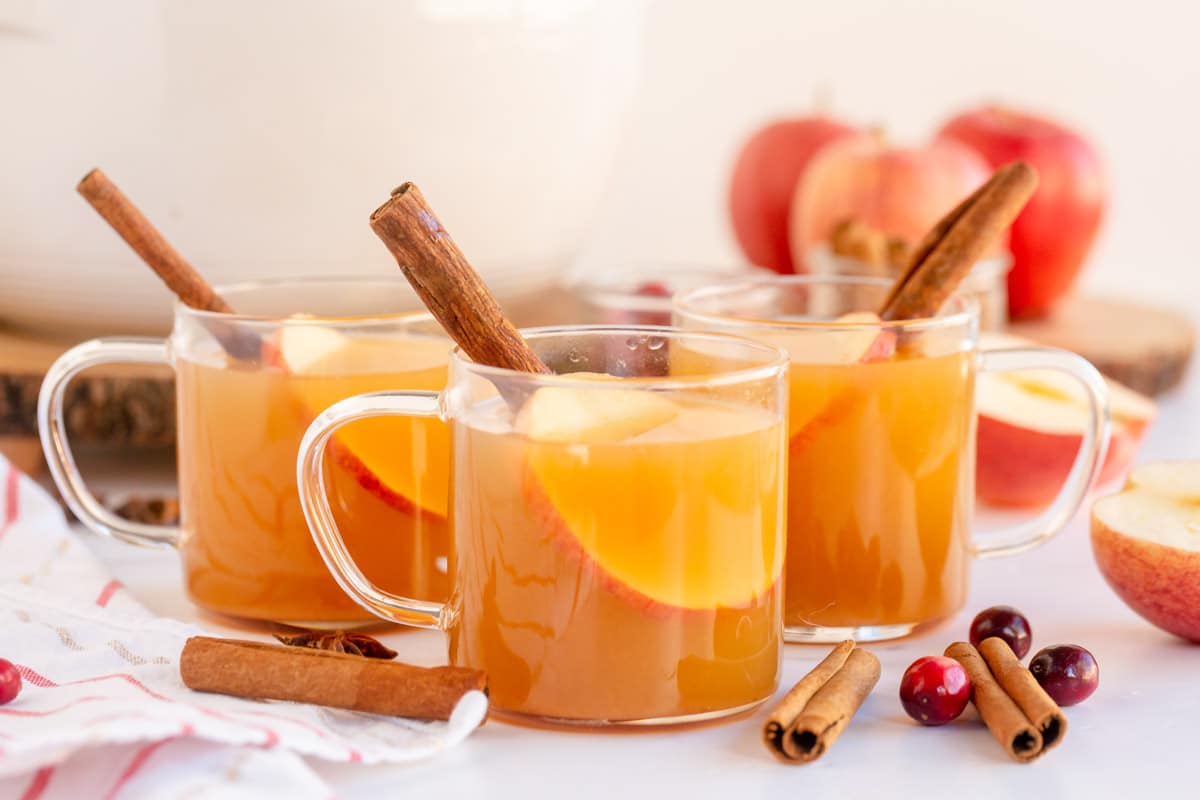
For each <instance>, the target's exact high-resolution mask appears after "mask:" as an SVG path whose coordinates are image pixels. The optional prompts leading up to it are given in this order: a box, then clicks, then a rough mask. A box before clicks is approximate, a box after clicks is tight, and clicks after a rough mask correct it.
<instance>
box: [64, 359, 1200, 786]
mask: <svg viewBox="0 0 1200 800" xmlns="http://www.w3.org/2000/svg"><path fill="white" fill-rule="evenodd" d="M1198 401H1200V377H1197V376H1195V375H1193V377H1192V379H1191V380H1190V381H1189V383H1188V385H1187V386H1186V387H1185V388H1184V389H1183V390H1182V391H1177V392H1175V393H1174V394H1173V395H1171V396H1169V397H1167V398H1164V399H1163V400H1162V402H1161V406H1160V416H1159V419H1158V421H1157V422H1156V424H1155V426H1154V427H1153V428H1152V430H1151V432H1150V435H1149V437H1148V439H1147V441H1146V444H1145V446H1144V448H1143V451H1142V454H1141V460H1153V459H1159V458H1186V457H1189V456H1190V457H1200V402H1198ZM85 540H86V541H87V542H88V543H89V545H90V546H91V547H92V548H93V549H94V550H95V552H96V553H97V554H98V555H99V556H100V557H101V558H102V559H103V560H104V561H105V562H106V563H107V564H108V565H109V567H110V568H111V569H112V570H113V572H114V573H115V574H116V576H117V577H118V578H120V579H121V580H122V581H124V582H125V584H126V585H127V586H128V587H129V588H130V590H132V591H133V593H134V594H135V595H136V596H137V597H138V598H139V599H140V600H141V601H142V602H143V603H145V604H146V605H147V606H148V607H149V608H151V609H152V610H154V611H155V612H158V613H160V614H163V615H168V616H173V617H177V618H180V619H184V620H192V621H197V622H199V623H201V624H204V625H206V626H208V627H210V628H212V629H213V630H215V631H217V632H228V633H230V634H233V633H234V629H232V628H225V627H224V626H223V625H222V623H221V622H220V621H218V620H216V619H214V618H211V617H206V616H202V615H200V614H198V613H197V612H196V611H195V610H194V609H193V608H192V607H191V606H190V605H189V604H188V602H187V600H186V599H185V598H184V596H183V594H182V591H181V589H180V576H179V568H178V562H177V560H176V556H175V555H174V554H172V553H170V552H163V551H151V550H142V549H138V548H133V547H128V546H125V545H121V544H119V543H115V542H111V541H108V540H104V539H101V538H100V537H96V536H92V535H90V534H89V535H86V537H85ZM995 604H1009V605H1014V606H1017V607H1018V608H1020V609H1022V610H1023V611H1024V612H1025V613H1026V615H1027V616H1028V617H1029V618H1030V621H1031V623H1032V627H1033V637H1034V645H1033V647H1034V650H1036V649H1038V648H1040V647H1042V646H1044V645H1048V644H1055V643H1061V642H1071V643H1078V644H1082V645H1084V646H1086V647H1087V648H1088V649H1090V650H1091V651H1092V652H1093V653H1094V654H1095V656H1096V658H1097V660H1098V661H1099V663H1100V688H1099V690H1098V691H1097V692H1096V694H1095V695H1093V696H1092V697H1091V698H1090V699H1089V700H1088V701H1087V702H1085V703H1084V704H1083V705H1081V706H1077V707H1075V708H1071V709H1068V710H1067V713H1068V717H1069V721H1070V727H1069V732H1068V735H1067V737H1066V739H1065V741H1064V742H1063V744H1062V745H1061V746H1060V747H1059V748H1057V749H1055V750H1054V751H1052V752H1051V753H1050V754H1048V755H1047V756H1045V757H1044V758H1042V759H1040V760H1039V761H1037V762H1035V763H1034V764H1031V765H1018V764H1016V763H1015V762H1012V761H1010V760H1009V759H1008V757H1007V756H1006V755H1005V754H1004V752H1003V751H1002V750H1001V748H1000V746H999V745H998V744H997V743H996V742H995V740H993V739H992V737H991V734H990V733H988V731H987V729H986V728H984V727H983V725H982V724H981V723H979V722H978V721H977V718H976V717H975V712H974V710H973V709H968V711H967V713H966V715H965V716H964V718H963V719H960V720H959V721H958V722H956V723H954V724H951V725H947V726H944V727H942V728H921V727H919V726H918V725H916V724H915V723H914V722H912V721H911V720H909V718H908V717H907V716H905V714H904V711H903V710H902V709H901V707H900V703H899V700H898V698H897V690H898V686H899V682H900V676H901V674H902V673H903V671H904V668H905V667H906V666H907V665H908V664H909V663H910V662H911V661H913V660H914V659H915V658H917V657H918V656H922V655H927V654H932V653H938V654H940V653H941V652H942V649H943V648H944V647H945V645H946V644H948V643H949V642H951V641H953V640H955V639H965V638H966V632H967V626H968V624H969V622H970V619H971V617H972V616H973V615H974V614H975V613H976V612H977V611H978V610H980V609H982V608H985V607H987V606H990V605H995ZM236 633H237V634H238V635H245V631H241V630H238V631H236ZM381 638H383V639H384V640H385V641H387V643H388V644H389V645H391V646H392V647H394V648H395V649H397V650H399V651H400V657H401V658H403V659H404V660H406V661H410V662H413V663H420V664H430V665H432V664H437V663H441V662H443V661H444V657H445V653H444V644H443V640H442V637H441V635H440V634H435V633H431V632H425V631H411V632H399V633H388V634H384V635H381ZM871 649H872V650H873V651H874V652H875V653H876V654H877V655H878V656H879V658H880V660H881V661H882V662H883V677H882V679H881V680H880V682H879V685H878V686H877V687H876V689H875V691H874V692H873V693H872V694H871V696H870V697H869V698H868V699H867V701H866V703H865V704H864V706H863V707H862V709H861V710H860V711H859V713H858V714H857V716H856V717H855V718H854V720H853V722H852V723H851V724H850V726H849V728H848V729H847V731H846V732H845V733H844V734H843V736H842V738H841V739H840V740H839V741H838V742H837V744H836V745H835V746H834V747H833V748H832V749H831V750H830V752H829V753H827V754H826V755H825V757H824V758H822V759H821V760H820V761H818V762H816V763H814V764H812V765H809V766H804V767H797V766H786V765H782V764H780V763H778V762H776V761H775V759H774V758H772V757H771V756H770V755H769V754H768V753H767V751H766V749H765V748H764V746H763V745H762V743H761V742H760V739H759V732H760V728H761V723H762V719H763V717H764V715H765V714H766V709H765V707H764V708H763V709H760V710H759V711H758V712H756V713H755V714H754V715H753V716H752V717H750V718H748V719H741V720H737V721H733V722H729V723H725V724H719V725H715V726H711V727H708V728H704V729H699V730H687V731H675V732H639V733H577V732H559V731H542V730H533V729H527V728H521V727H515V726H511V725H506V724H503V723H499V722H495V721H492V722H489V723H488V724H487V725H485V726H484V727H483V728H482V729H480V730H479V731H477V732H476V733H475V734H474V735H473V736H472V737H471V738H470V739H468V740H467V742H465V743H464V744H463V745H461V746H459V747H457V748H454V749H453V750H451V751H450V752H448V753H446V754H444V755H442V756H440V757H438V758H436V759H433V760H430V761H427V762H424V763H420V764H416V765H409V766H373V767H366V766H362V765H329V764H324V763H321V762H314V767H315V768H316V769H317V770H318V771H319V772H320V773H321V774H322V775H324V776H325V777H326V779H327V780H329V781H330V782H331V783H332V784H333V786H334V787H335V789H336V791H337V794H338V796H339V797H372V798H383V797H399V796H405V797H412V798H454V797H465V796H468V795H473V796H477V797H488V798H497V799H498V800H503V799H504V798H513V799H514V800H516V799H517V798H520V799H521V800H524V799H525V798H534V797H572V798H590V797H603V798H611V797H612V794H613V792H614V791H617V792H620V794H621V796H622V798H633V797H652V798H668V797H677V796H683V795H687V796H690V797H727V798H737V799H738V800H745V799H748V798H773V799H774V800H778V799H779V798H786V797H801V796H803V797H838V798H857V797H864V798H874V797H906V798H907V797H912V798H922V799H924V798H937V797H951V796H954V797H973V798H990V797H1026V798H1040V797H1068V798H1075V797H1078V798H1086V799H1087V800H1099V799H1100V798H1123V799H1124V798H1131V797H1133V798H1135V800H1140V798H1151V797H1155V796H1156V795H1160V794H1161V795H1163V796H1167V797H1200V779H1198V778H1197V771H1196V768H1197V763H1198V762H1200V645H1191V644H1188V643H1186V642H1183V641H1182V640H1179V639H1175V638H1173V637H1171V636H1169V635H1167V634H1165V633H1162V632H1161V631H1159V630H1157V629H1156V628H1154V627H1152V626H1150V625H1149V624H1148V623H1145V622H1143V621H1142V620H1141V619H1140V618H1139V617H1137V616H1136V615H1135V614H1134V613H1133V612H1132V611H1129V610H1128V609H1127V608H1126V607H1125V606H1124V605H1123V604H1122V603H1121V601H1120V600H1119V599H1118V598H1117V597H1116V595H1114V594H1113V593H1112V592H1111V591H1110V590H1109V588H1108V586H1107V585H1106V584H1105V583H1104V581H1103V579H1102V578H1101V577H1100V574H1099V572H1098V571H1097V570H1096V568H1095V566H1094V563H1093V561H1092V555H1091V552H1090V548H1089V544H1088V532H1087V521H1086V515H1082V514H1081V515H1080V516H1079V517H1078V518H1077V519H1076V520H1075V521H1074V522H1073V523H1072V524H1071V526H1070V527H1069V528H1068V529H1067V530H1066V531H1065V532H1064V533H1063V534H1062V535H1060V536H1059V537H1058V538H1057V539H1055V540H1054V541H1052V542H1050V543H1049V544H1047V545H1046V546H1044V547H1042V548H1041V549H1039V550H1037V551H1034V552H1032V553H1028V554H1025V555H1023V556H1018V557H1015V558H1010V559H1004V560H997V561H986V562H980V563H978V564H976V565H975V567H974V575H973V585H972V588H971V593H970V599H969V601H968V604H967V608H966V609H965V610H964V611H963V612H962V613H961V614H959V615H958V616H957V617H956V618H954V619H953V620H950V621H949V622H948V623H946V624H945V625H942V626H940V627H938V628H937V629H935V630H932V631H930V632H928V633H925V634H923V635H921V636H918V637H915V638H912V639H908V640H903V641H900V642H894V643H884V644H880V645H875V646H872V647H871ZM825 650H826V648H823V647H816V646H800V645H790V646H788V647H787V648H786V652H785V656H784V665H783V675H782V680H781V688H780V692H781V693H782V692H783V691H784V688H785V687H787V686H790V685H791V684H792V683H794V682H795V681H797V680H798V679H799V678H800V677H801V676H802V675H803V674H804V673H805V672H806V671H807V670H808V669H809V668H810V667H811V666H812V665H813V664H814V663H815V662H816V661H817V660H818V659H819V658H820V657H821V656H822V655H823V654H824V652H825Z"/></svg>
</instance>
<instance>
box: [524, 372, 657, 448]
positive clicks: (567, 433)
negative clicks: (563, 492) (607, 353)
mask: <svg viewBox="0 0 1200 800" xmlns="http://www.w3.org/2000/svg"><path fill="white" fill-rule="evenodd" d="M570 377H571V378H583V379H585V380H594V381H603V382H607V381H619V380H620V378H617V377H614V376H612V375H604V374H600V373H593V372H576V373H572V374H571V376H570ZM678 414H679V406H677V405H676V404H675V403H674V402H673V401H672V400H670V398H668V397H665V396H664V395H661V394H658V393H656V392H648V391H644V390H638V389H617V388H611V389H610V388H599V387H597V388H595V389H593V388H591V387H582V386H543V387H541V388H540V389H538V390H537V391H535V392H534V393H533V395H532V396H530V398H529V399H528V400H526V401H525V403H524V404H523V405H522V406H521V410H520V411H519V412H518V413H517V418H516V420H515V422H514V428H515V429H516V430H517V432H518V433H523V434H525V435H526V436H528V437H529V438H531V439H534V440H537V441H539V442H570V443H574V444H600V443H604V442H619V441H621V440H623V439H629V438H632V437H634V436H638V435H639V434H642V433H645V432H646V431H649V430H650V429H652V428H656V427H658V426H659V425H663V424H665V423H667V422H670V421H671V420H672V419H674V418H675V417H676V416H677V415H678Z"/></svg>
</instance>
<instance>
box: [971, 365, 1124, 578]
mask: <svg viewBox="0 0 1200 800" xmlns="http://www.w3.org/2000/svg"><path fill="white" fill-rule="evenodd" d="M1026 369H1052V370H1057V371H1059V372H1065V373H1066V374H1068V375H1070V376H1071V377H1072V378H1074V379H1075V380H1076V381H1078V382H1079V384H1080V385H1081V386H1083V388H1084V391H1085V393H1086V395H1087V400H1088V420H1087V424H1086V426H1085V427H1084V430H1083V439H1082V441H1081V442H1080V443H1079V451H1078V452H1077V453H1076V454H1075V461H1074V463H1073V464H1072V465H1071V471H1070V472H1069V473H1068V474H1067V479H1066V481H1065V482H1064V483H1063V485H1062V488H1061V489H1059V491H1058V496H1057V497H1055V498H1054V502H1052V503H1051V504H1050V506H1049V507H1048V508H1047V509H1046V510H1045V511H1043V512H1042V513H1041V514H1038V515H1037V516H1036V517H1034V518H1033V519H1031V520H1028V521H1027V522H1022V523H1020V524H1017V525H1013V526H1010V527H1007V528H1001V529H1000V530H997V531H986V532H985V533H984V537H985V538H986V539H987V542H986V543H980V542H978V541H976V543H975V544H974V552H975V555H976V556H978V557H980V558H997V557H1000V556H1010V555H1015V554H1017V553H1022V552H1024V551H1026V550H1031V549H1033V548H1034V547H1037V546H1038V545H1040V544H1043V543H1045V542H1046V541H1047V540H1048V539H1050V538H1051V537H1053V536H1054V535H1055V534H1057V533H1058V532H1059V531H1061V530H1062V529H1063V528H1064V527H1066V525H1067V523H1068V522H1070V521H1071V518H1072V517H1074V516H1075V512H1076V511H1078V510H1079V507H1080V506H1081V505H1083V501H1084V499H1085V498H1086V497H1087V493H1088V490H1089V489H1090V488H1091V487H1092V484H1093V483H1095V481H1096V478H1097V476H1098V475H1099V474H1100V468H1101V466H1103V464H1104V454H1105V452H1107V450H1108V437H1109V427H1110V426H1109V415H1108V388H1107V386H1106V384H1105V383H1104V378H1103V377H1102V376H1101V375H1100V373H1099V372H1098V371H1097V370H1096V368H1095V367H1093V366H1092V364H1091V362H1089V361H1088V360H1087V359H1085V358H1082V357H1081V356H1078V355H1076V354H1074V353H1071V352H1068V351H1066V350H1056V349H1054V348H1051V347H1029V348H1014V349H1006V350H985V351H983V352H981V353H980V370H981V371H984V372H1013V371H1016V370H1026Z"/></svg>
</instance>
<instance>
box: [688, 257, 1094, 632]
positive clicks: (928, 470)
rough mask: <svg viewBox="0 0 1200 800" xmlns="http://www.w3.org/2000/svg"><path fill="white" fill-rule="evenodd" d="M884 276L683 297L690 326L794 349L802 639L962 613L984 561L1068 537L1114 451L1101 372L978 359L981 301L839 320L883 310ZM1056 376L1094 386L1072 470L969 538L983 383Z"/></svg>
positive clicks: (794, 569)
mask: <svg viewBox="0 0 1200 800" xmlns="http://www.w3.org/2000/svg"><path fill="white" fill-rule="evenodd" d="M891 284H892V282H891V281H889V280H886V279H880V278H866V277H860V278H854V277H835V278H830V277H814V276H808V275H805V276H786V277H785V276H780V277H773V278H769V279H765V280H755V281H746V282H741V283H738V284H726V285H720V286H710V287H702V288H698V289H694V290H692V291H689V292H685V293H683V294H681V295H679V296H677V297H676V299H675V308H676V312H675V313H676V320H677V323H678V324H679V325H680V326H681V327H683V328H685V329H689V330H690V329H702V330H717V331H724V332H731V333H736V334H738V335H742V336H747V337H751V338H754V339H757V340H759V341H763V342H768V343H771V344H774V345H777V346H779V347H782V348H783V349H784V350H786V351H788V353H789V355H790V359H791V368H790V370H789V373H790V374H789V383H790V387H791V388H790V392H789V398H790V399H789V418H788V420H789V421H788V424H789V435H788V536H787V563H786V568H785V575H786V577H785V580H784V603H785V608H784V626H785V637H786V638H787V639H788V640H789V641H811V642H829V641H840V640H842V639H847V638H854V639H858V640H861V641H872V640H882V639H891V638H895V637H899V636H904V635H906V634H908V633H910V632H912V631H913V630H914V629H915V628H917V627H918V626H920V625H923V624H925V623H932V622H935V621H937V620H939V619H942V618H944V617H948V616H950V615H952V614H954V613H955V612H956V611H958V610H959V609H960V608H962V606H963V604H964V602H965V601H966V595H967V572H968V563H969V561H970V560H971V558H972V556H977V557H995V556H1005V555H1012V554H1015V553H1020V552H1022V551H1024V550H1027V549H1029V548H1032V547H1034V546H1036V545H1038V544H1040V543H1042V542H1044V541H1046V540H1047V539H1049V538H1050V537H1051V536H1053V535H1054V534H1055V533H1057V532H1058V531H1059V530H1061V529H1062V528H1063V527H1064V526H1065V525H1066V524H1067V522H1068V521H1069V520H1070V519H1071V517H1072V516H1073V515H1074V513H1075V512H1076V511H1077V510H1078V508H1079V506H1080V504H1081V503H1082V502H1083V499H1084V496H1085V494H1086V493H1087V490H1088V488H1089V487H1090V486H1091V484H1092V483H1093V481H1094V480H1095V478H1096V476H1097V473H1098V470H1099V467H1100V464H1101V462H1102V461H1103V454H1104V450H1105V448H1106V446H1107V442H1108V434H1109V422H1108V401H1107V395H1106V391H1105V384H1104V381H1103V379H1102V378H1101V377H1100V374H1099V373H1098V372H1097V371H1096V370H1095V368H1094V367H1092V365H1091V364H1089V363H1088V362H1087V361H1086V360H1084V359H1083V358H1080V357H1079V356H1077V355H1075V354H1073V353H1068V352H1066V351H1062V350H1054V349H1050V348H1041V347H1038V348H1025V349H1014V350H998V351H988V352H980V351H979V350H978V342H977V339H978V316H977V311H976V306H975V305H974V303H972V302H970V301H967V300H964V299H962V298H960V297H957V296H955V297H952V298H951V299H950V300H949V301H948V302H947V303H946V305H945V307H944V309H943V311H942V312H941V313H940V314H938V315H937V316H936V317H933V318H929V319H918V320H908V321H901V322H895V323H871V322H866V323H862V322H860V323H848V322H837V319H838V317H840V316H842V315H843V314H846V313H849V312H853V311H861V310H862V307H863V304H864V301H865V306H866V308H878V307H880V306H881V305H882V303H883V300H884V298H885V297H886V296H887V294H888V292H889V290H890V288H891ZM1022 369H1054V370H1060V371H1063V372H1065V373H1067V374H1069V375H1071V376H1072V377H1073V378H1075V379H1076V380H1078V381H1079V382H1080V383H1081V384H1082V385H1083V387H1084V388H1085V389H1086V394H1087V397H1088V402H1089V414H1090V416H1089V421H1088V424H1087V427H1086V429H1085V431H1084V435H1083V438H1082V443H1081V445H1080V448H1079V451H1078V453H1077V454H1076V456H1075V461H1074V464H1073V466H1072V468H1071V471H1070V474H1069V476H1068V478H1067V480H1066V482H1065V483H1064V485H1063V486H1062V488H1061V489H1060V491H1059V494H1058V496H1057V498H1056V499H1055V500H1054V502H1053V503H1052V504H1051V505H1050V506H1049V508H1047V509H1046V510H1045V511H1044V512H1043V513H1042V514H1040V515H1039V516H1038V517H1036V518H1035V519H1033V520H1030V521H1028V522H1026V523H1023V524H1020V525H1016V526H1013V527H1010V528H1007V529H1004V530H1002V531H995V532H987V533H984V534H982V535H981V536H978V537H976V538H975V539H972V538H971V537H970V534H969V531H968V527H969V521H970V519H971V516H972V511H973V506H974V495H975V400H974V390H975V375H976V373H977V372H978V371H979V370H989V371H1010V370H1022Z"/></svg>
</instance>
